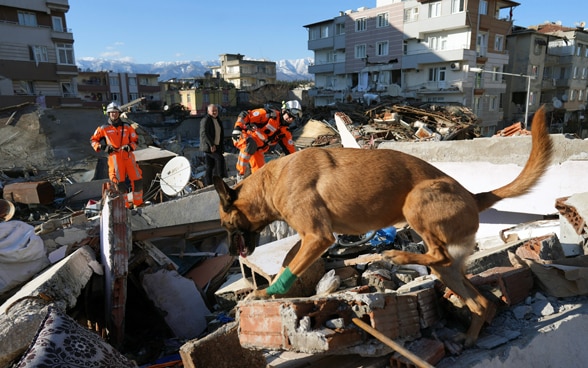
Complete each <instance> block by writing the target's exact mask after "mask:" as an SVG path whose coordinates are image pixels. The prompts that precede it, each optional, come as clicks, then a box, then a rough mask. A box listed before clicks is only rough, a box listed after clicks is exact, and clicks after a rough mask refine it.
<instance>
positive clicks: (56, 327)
mask: <svg viewBox="0 0 588 368" xmlns="http://www.w3.org/2000/svg"><path fill="white" fill-rule="evenodd" d="M14 367H46V368H51V367H61V368H67V367H137V365H136V364H135V363H134V362H133V361H131V360H129V359H127V358H126V357H125V356H123V355H122V354H121V353H120V352H118V351H117V350H116V349H115V348H114V347H112V346H111V345H109V344H108V343H107V342H106V341H104V340H103V339H102V338H101V337H100V336H98V335H97V334H96V333H94V332H92V331H91V330H88V329H87V328H84V327H83V326H81V325H80V324H79V323H77V322H76V321H75V320H74V319H73V318H71V317H70V316H68V315H67V314H65V313H64V312H62V311H61V310H60V309H59V308H56V307H49V311H48V312H47V316H45V319H44V320H43V322H42V323H41V326H40V327H39V330H38V331H37V334H36V335H35V338H34V339H33V342H32V343H31V345H30V346H29V348H28V349H27V351H26V352H25V353H24V355H23V356H22V357H21V358H20V360H19V361H18V363H17V364H15V365H14Z"/></svg>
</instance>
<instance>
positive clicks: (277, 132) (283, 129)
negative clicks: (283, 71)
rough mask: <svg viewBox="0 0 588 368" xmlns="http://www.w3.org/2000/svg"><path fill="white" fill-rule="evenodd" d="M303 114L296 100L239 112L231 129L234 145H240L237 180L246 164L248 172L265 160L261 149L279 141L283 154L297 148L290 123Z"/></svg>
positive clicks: (292, 151)
mask: <svg viewBox="0 0 588 368" xmlns="http://www.w3.org/2000/svg"><path fill="white" fill-rule="evenodd" d="M300 117H302V106H301V105H300V102H299V101H296V100H292V101H288V102H282V108H281V110H274V109H266V108H259V109H254V110H248V111H243V112H241V113H240V114H239V117H238V119H237V121H236V122H235V126H234V128H233V132H232V139H233V145H234V146H235V147H236V148H237V149H239V157H238V158H237V165H236V166H237V180H241V179H242V178H243V177H244V175H245V171H246V170H247V164H249V165H250V167H251V173H252V174H253V173H254V172H255V171H257V170H258V169H260V168H261V167H263V165H264V164H265V157H264V153H265V152H267V151H268V150H269V149H270V148H271V147H273V146H275V145H277V144H279V145H280V147H281V148H282V151H283V152H284V154H286V155H289V154H291V153H294V152H296V147H294V141H293V140H292V133H290V130H289V126H290V124H291V123H292V122H294V120H295V119H296V118H300Z"/></svg>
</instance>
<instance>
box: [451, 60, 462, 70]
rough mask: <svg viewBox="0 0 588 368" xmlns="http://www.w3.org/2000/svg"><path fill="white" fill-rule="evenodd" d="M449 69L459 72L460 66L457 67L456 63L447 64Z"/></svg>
mask: <svg viewBox="0 0 588 368" xmlns="http://www.w3.org/2000/svg"><path fill="white" fill-rule="evenodd" d="M449 67H450V68H451V70H461V65H459V63H457V62H455V63H451V64H449Z"/></svg>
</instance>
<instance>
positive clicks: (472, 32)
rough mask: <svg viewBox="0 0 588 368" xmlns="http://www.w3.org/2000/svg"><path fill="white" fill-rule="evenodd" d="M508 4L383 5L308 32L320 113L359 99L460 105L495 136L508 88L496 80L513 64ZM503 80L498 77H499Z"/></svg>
mask: <svg viewBox="0 0 588 368" xmlns="http://www.w3.org/2000/svg"><path fill="white" fill-rule="evenodd" d="M518 5H519V3H517V2H514V1H507V0H469V1H468V0H407V1H401V0H378V1H377V2H376V8H373V9H367V8H359V9H357V10H347V11H342V12H340V13H339V15H338V16H336V17H335V18H333V19H329V20H325V21H321V22H318V23H313V24H309V25H306V26H305V27H306V28H307V29H308V33H309V39H308V49H309V50H311V51H314V53H315V64H314V65H312V66H311V67H309V73H311V74H314V75H315V86H316V89H315V90H314V91H312V94H313V95H314V98H315V104H316V105H326V104H329V103H332V102H336V101H343V100H345V99H357V98H361V95H362V94H364V93H366V92H367V93H377V94H381V95H391V96H402V97H405V98H412V99H415V100H418V101H422V102H432V103H460V104H463V105H465V106H470V107H472V109H473V110H474V112H475V113H476V114H477V115H478V116H479V117H480V120H481V122H482V128H483V131H484V132H485V134H488V135H489V134H492V133H493V132H494V131H495V129H496V126H497V124H498V122H499V121H501V120H502V119H503V118H504V117H503V111H502V108H501V106H500V104H501V101H502V94H503V93H504V92H505V90H506V84H505V82H504V81H503V80H502V78H500V77H499V74H494V77H490V78H488V75H486V74H484V73H471V72H469V67H475V68H482V69H484V70H489V71H494V72H496V73H500V72H502V71H504V68H505V66H506V65H507V64H508V52H507V50H506V36H507V35H509V34H510V32H511V29H512V9H513V8H514V7H516V6H518ZM497 75H498V77H496V76H497Z"/></svg>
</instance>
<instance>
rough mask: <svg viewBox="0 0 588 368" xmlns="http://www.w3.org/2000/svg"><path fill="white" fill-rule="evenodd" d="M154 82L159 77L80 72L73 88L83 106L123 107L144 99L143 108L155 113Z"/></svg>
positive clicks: (156, 88) (158, 99)
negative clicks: (110, 104)
mask: <svg viewBox="0 0 588 368" xmlns="http://www.w3.org/2000/svg"><path fill="white" fill-rule="evenodd" d="M158 78H159V74H136V73H114V72H107V71H102V72H93V71H80V72H79V74H78V77H77V87H78V93H79V97H80V99H81V100H82V102H83V104H84V106H96V107H99V106H102V105H107V104H109V103H110V102H116V103H118V104H119V105H125V104H127V103H129V102H131V101H134V100H137V99H139V98H144V99H145V100H144V101H145V106H146V107H149V106H150V105H151V106H152V107H151V108H152V109H155V108H160V106H161V97H160V87H159V83H158Z"/></svg>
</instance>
